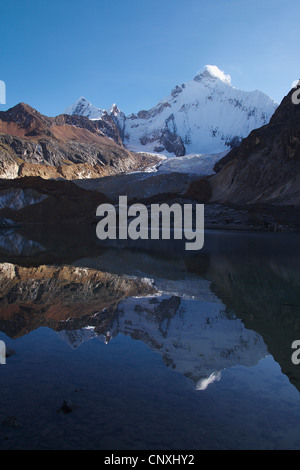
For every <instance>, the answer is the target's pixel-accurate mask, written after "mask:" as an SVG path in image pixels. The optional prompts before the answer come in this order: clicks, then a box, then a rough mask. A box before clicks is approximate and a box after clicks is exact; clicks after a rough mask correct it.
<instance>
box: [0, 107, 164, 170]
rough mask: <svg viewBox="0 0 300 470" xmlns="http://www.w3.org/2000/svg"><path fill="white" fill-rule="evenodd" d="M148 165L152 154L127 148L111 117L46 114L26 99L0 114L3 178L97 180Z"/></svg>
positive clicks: (0, 155) (0, 165)
mask: <svg viewBox="0 0 300 470" xmlns="http://www.w3.org/2000/svg"><path fill="white" fill-rule="evenodd" d="M152 161H153V162H157V159H155V158H154V157H152ZM149 164H151V157H150V159H149V158H147V159H145V157H144V156H143V155H141V154H133V153H132V152H129V151H127V150H126V149H125V148H124V146H123V143H122V140H121V138H120V135H119V133H118V130H117V128H116V126H115V124H114V122H113V120H112V119H111V118H110V117H109V116H108V115H106V116H103V118H102V119H101V120H97V121H91V120H90V119H88V118H87V117H85V116H77V115H76V116H69V115H66V114H64V115H60V116H57V117H47V116H44V115H43V114H41V113H39V112H38V111H37V110H36V109H34V108H32V107H31V106H30V105H28V104H25V103H19V104H18V105H16V106H14V107H13V108H10V109H8V110H7V111H2V112H0V176H1V177H2V178H9V179H14V178H17V177H22V176H23V177H24V176H41V177H42V178H46V179H47V178H54V179H58V178H64V179H76V178H79V179H80V178H91V177H94V178H97V177H101V176H105V175H113V174H116V173H122V172H127V171H136V170H141V169H143V168H145V167H147V166H149Z"/></svg>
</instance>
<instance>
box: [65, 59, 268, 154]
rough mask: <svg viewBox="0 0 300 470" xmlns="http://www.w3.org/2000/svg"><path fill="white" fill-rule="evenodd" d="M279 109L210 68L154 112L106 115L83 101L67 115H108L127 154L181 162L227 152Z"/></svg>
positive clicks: (182, 86)
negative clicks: (148, 154)
mask: <svg viewBox="0 0 300 470" xmlns="http://www.w3.org/2000/svg"><path fill="white" fill-rule="evenodd" d="M276 107H277V104H276V103H275V102H274V101H273V100H272V99H271V98H269V97H268V96H267V95H265V94H264V93H262V92H260V91H253V92H246V91H242V90H238V89H236V88H234V87H233V86H232V85H231V79H230V76H229V75H225V74H224V72H222V71H221V70H219V69H218V67H216V66H212V65H208V66H206V67H205V68H204V69H203V70H202V71H201V72H200V73H198V75H197V76H196V77H195V78H194V79H193V80H191V81H189V82H187V83H184V84H182V85H180V86H179V85H177V86H176V87H175V88H174V89H173V90H172V92H171V94H170V95H169V96H168V97H166V98H164V99H163V100H161V101H160V102H159V103H158V104H157V105H156V106H154V107H153V108H152V109H150V110H142V111H139V112H138V113H137V114H131V115H129V116H125V115H124V113H122V112H121V111H120V110H119V109H118V107H117V106H116V105H113V107H112V108H111V109H110V110H108V111H107V112H106V111H104V110H103V109H100V108H97V107H95V106H93V105H92V104H91V103H89V102H88V101H87V100H85V99H84V98H82V97H81V98H80V99H79V100H78V101H77V102H76V103H74V104H73V105H72V106H69V107H68V108H67V109H66V110H65V113H67V114H71V115H75V114H79V115H84V116H87V117H89V118H90V119H93V120H97V119H98V120H102V119H104V117H105V116H106V114H107V113H108V114H109V115H110V117H111V118H112V119H113V121H114V123H115V125H116V126H117V128H118V130H119V133H120V135H121V137H122V138H123V142H124V144H125V147H126V148H128V149H131V150H133V151H145V152H157V153H164V154H166V155H172V156H174V155H175V156H183V155H185V154H213V153H221V152H224V151H228V150H229V149H230V148H231V147H233V146H235V145H237V144H238V143H239V142H240V140H241V139H242V138H243V137H246V136H247V135H248V134H249V133H250V132H251V131H252V130H253V129H255V128H258V127H260V126H262V125H264V124H266V123H268V122H269V120H270V118H271V116H272V114H273V113H274V111H275V109H276Z"/></svg>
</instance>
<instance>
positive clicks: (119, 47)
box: [0, 0, 300, 116]
mask: <svg viewBox="0 0 300 470" xmlns="http://www.w3.org/2000/svg"><path fill="white" fill-rule="evenodd" d="M299 18H300V2H299V0H210V1H209V0H205V1H203V0H185V1H183V0H180V1H179V0H151V1H150V0H149V1H148V0H147V1H145V0H86V1H84V0H80V1H79V0H59V1H58V0H1V3H0V21H1V28H0V60H1V62H0V79H1V80H4V81H5V82H6V87H7V100H6V101H7V103H6V105H0V110H4V109H8V108H10V107H12V106H14V105H15V104H17V103H19V102H20V101H23V102H26V103H28V104H30V105H31V106H33V107H35V108H37V109H38V110H39V111H40V112H42V113H43V114H46V115H48V116H54V115H58V114H60V113H61V112H63V110H64V109H65V108H66V107H67V106H68V105H69V104H72V103H73V102H74V101H76V100H77V98H79V97H80V96H84V97H85V98H86V99H88V100H89V101H91V102H92V103H93V104H95V105H96V106H99V107H103V108H107V107H109V106H110V105H111V104H112V103H114V102H115V103H117V104H118V106H119V107H120V108H121V109H122V110H123V111H124V112H125V113H126V114H129V113H131V112H137V111H139V110H141V109H149V108H150V107H152V106H154V105H155V104H157V102H158V101H159V100H160V99H162V98H163V97H165V96H167V95H168V94H169V93H170V91H171V89H172V88H173V87H174V86H175V85H177V84H181V83H183V82H185V81H188V80H191V79H192V78H193V77H194V76H195V75H196V72H197V71H198V70H200V69H201V68H202V67H203V66H204V65H206V64H211V65H217V66H218V67H219V68H221V69H222V70H224V71H225V73H227V74H230V75H231V77H232V84H233V85H234V86H235V87H237V88H242V89H245V90H255V89H259V90H261V91H263V92H265V93H267V94H268V95H270V96H271V97H272V98H274V99H275V100H276V101H277V102H279V101H281V99H282V98H283V97H284V95H285V94H287V93H288V91H289V89H290V88H291V84H292V82H293V81H294V80H297V79H299V78H300V73H299V64H300V61H299V44H300V26H299Z"/></svg>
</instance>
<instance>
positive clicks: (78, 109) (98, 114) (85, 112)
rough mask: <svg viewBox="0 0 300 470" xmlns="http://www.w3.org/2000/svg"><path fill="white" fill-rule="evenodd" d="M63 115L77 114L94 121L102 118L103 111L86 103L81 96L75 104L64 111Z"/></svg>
mask: <svg viewBox="0 0 300 470" xmlns="http://www.w3.org/2000/svg"><path fill="white" fill-rule="evenodd" d="M64 114H71V115H75V114H78V115H79V116H86V117H88V118H89V119H95V120H96V119H101V118H102V117H103V115H104V114H105V110H104V109H100V108H97V107H96V106H94V105H93V104H92V103H90V102H89V101H87V100H86V99H85V98H84V97H83V96H81V97H80V98H79V99H78V100H77V101H76V102H75V103H73V104H72V105H71V106H68V107H67V108H66V109H65V111H64Z"/></svg>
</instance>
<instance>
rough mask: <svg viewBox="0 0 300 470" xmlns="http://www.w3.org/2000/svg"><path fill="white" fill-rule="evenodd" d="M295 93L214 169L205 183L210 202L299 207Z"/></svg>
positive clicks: (299, 115) (299, 117)
mask: <svg viewBox="0 0 300 470" xmlns="http://www.w3.org/2000/svg"><path fill="white" fill-rule="evenodd" d="M294 92H295V90H291V91H290V93H289V94H288V95H287V96H286V97H285V98H284V99H283V101H282V103H281V104H280V106H279V107H278V109H277V110H276V111H275V113H274V115H273V117H272V118H271V120H270V123H269V124H267V125H265V126H263V127H261V128H259V129H256V130H254V131H252V132H251V133H250V135H249V136H248V137H247V138H245V139H244V140H243V141H242V143H241V144H240V146H239V147H237V148H235V149H233V150H231V151H230V152H229V153H228V154H227V155H226V157H225V158H223V159H222V160H220V161H219V162H218V163H217V164H216V166H215V171H216V173H217V174H216V175H214V176H212V177H211V178H210V179H209V182H210V184H211V187H212V199H211V201H213V202H221V203H234V204H239V205H248V204H272V205H280V206H296V207H299V206H300V105H295V104H293V102H292V95H293V93H294Z"/></svg>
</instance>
